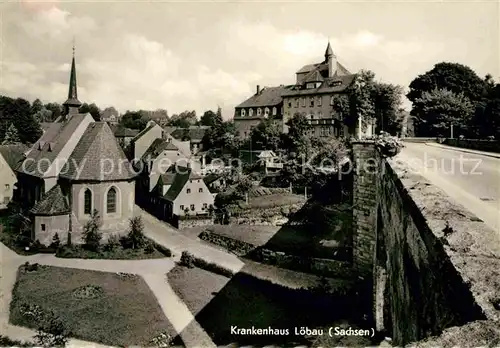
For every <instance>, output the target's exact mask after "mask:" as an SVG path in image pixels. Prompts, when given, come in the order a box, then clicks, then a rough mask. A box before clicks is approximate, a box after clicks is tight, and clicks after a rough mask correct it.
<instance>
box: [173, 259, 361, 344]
mask: <svg viewBox="0 0 500 348" xmlns="http://www.w3.org/2000/svg"><path fill="white" fill-rule="evenodd" d="M168 278H169V282H170V284H171V285H172V288H173V289H174V291H175V292H176V293H177V295H178V296H179V297H180V298H181V299H183V300H184V302H185V303H186V304H187V306H188V308H189V309H190V310H191V311H192V312H193V314H196V320H197V321H198V323H199V324H200V325H201V326H202V327H203V328H204V329H205V331H206V332H207V333H208V334H209V335H210V337H211V338H212V339H213V340H214V342H215V343H216V344H217V345H225V344H229V343H231V342H238V343H239V344H240V345H258V346H264V345H268V344H277V345H279V346H293V345H301V344H304V345H308V346H309V345H310V344H311V343H312V342H313V340H314V338H312V337H303V336H300V335H299V336H295V335H294V334H293V333H294V328H295V327H299V328H300V326H307V327H309V328H319V327H324V326H334V325H335V324H336V323H339V322H340V321H345V320H349V319H350V318H351V317H353V316H356V315H359V313H357V311H358V308H356V304H355V303H354V302H353V301H352V298H348V297H345V296H343V297H338V296H332V295H320V294H316V293H311V292H308V291H304V290H293V289H286V288H284V287H282V286H277V285H273V284H270V283H269V282H267V281H261V280H258V279H255V278H254V277H250V276H247V275H245V274H241V273H239V274H237V275H235V276H234V277H232V278H231V279H228V278H224V277H221V276H217V275H215V276H214V275H213V274H210V273H209V272H207V271H204V270H201V269H199V268H185V267H177V268H174V269H173V270H172V271H171V272H170V273H169V275H168ZM231 326H238V327H240V328H252V326H253V327H255V328H268V327H269V326H270V327H273V328H276V329H289V330H290V333H291V334H290V335H288V336H257V335H248V336H241V335H232V334H231V330H230V329H231ZM352 326H353V327H354V326H355V325H354V324H353V325H352Z"/></svg>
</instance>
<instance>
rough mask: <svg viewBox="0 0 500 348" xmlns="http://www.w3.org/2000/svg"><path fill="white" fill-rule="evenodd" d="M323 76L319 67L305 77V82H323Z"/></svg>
mask: <svg viewBox="0 0 500 348" xmlns="http://www.w3.org/2000/svg"><path fill="white" fill-rule="evenodd" d="M323 80H324V79H323V76H321V73H320V72H319V70H318V69H315V70H313V71H311V72H310V73H309V74H308V75H307V76H306V77H305V78H304V82H321V81H323Z"/></svg>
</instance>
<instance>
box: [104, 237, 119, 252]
mask: <svg viewBox="0 0 500 348" xmlns="http://www.w3.org/2000/svg"><path fill="white" fill-rule="evenodd" d="M119 247H120V239H119V238H118V236H117V235H115V234H112V235H110V236H109V238H108V240H107V242H106V245H104V251H113V250H115V249H117V248H119Z"/></svg>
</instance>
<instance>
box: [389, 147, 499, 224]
mask: <svg viewBox="0 0 500 348" xmlns="http://www.w3.org/2000/svg"><path fill="white" fill-rule="evenodd" d="M405 146H406V147H405V148H404V149H403V150H402V151H401V154H400V155H399V156H398V159H400V160H404V161H405V162H407V163H409V164H410V166H411V168H412V169H415V170H417V171H418V172H419V173H420V174H421V175H422V176H424V177H426V178H427V179H428V180H430V181H431V182H432V183H433V184H435V185H437V186H439V187H440V188H441V189H442V190H444V191H445V192H446V193H447V194H448V195H449V196H451V197H452V198H453V199H455V200H456V201H457V202H458V203H459V204H461V205H463V206H464V207H465V208H467V209H468V210H470V211H471V212H472V213H474V214H475V215H477V216H478V217H479V218H480V219H482V220H483V221H484V222H485V223H486V224H488V225H489V226H491V227H492V228H493V229H495V230H496V231H499V232H500V154H499V155H498V158H495V157H490V156H487V155H486V154H485V153H482V152H480V151H471V150H461V149H458V148H454V147H449V146H444V145H439V144H425V143H405Z"/></svg>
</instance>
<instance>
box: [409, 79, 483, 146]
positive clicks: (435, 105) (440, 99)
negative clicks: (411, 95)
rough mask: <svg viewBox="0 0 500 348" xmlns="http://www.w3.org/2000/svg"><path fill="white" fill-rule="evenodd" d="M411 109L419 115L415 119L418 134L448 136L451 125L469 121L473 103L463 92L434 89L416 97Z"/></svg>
mask: <svg viewBox="0 0 500 348" xmlns="http://www.w3.org/2000/svg"><path fill="white" fill-rule="evenodd" d="M413 110H415V112H416V113H417V115H419V116H418V117H417V119H416V120H415V121H416V129H417V130H418V134H419V135H420V136H448V135H449V134H450V131H449V129H450V127H451V126H452V125H453V126H458V125H460V124H465V123H467V122H468V121H469V119H470V117H471V116H472V112H473V111H474V105H473V104H472V103H471V102H470V100H469V99H468V98H467V97H466V96H465V95H463V94H456V93H454V92H452V91H450V90H447V89H434V90H432V91H431V92H424V93H423V94H422V97H421V98H418V99H416V100H415V101H414V103H413Z"/></svg>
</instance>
